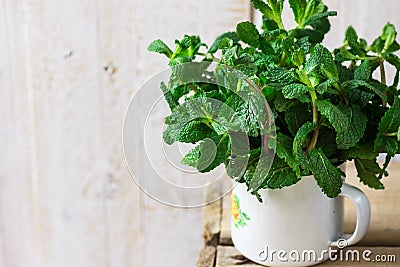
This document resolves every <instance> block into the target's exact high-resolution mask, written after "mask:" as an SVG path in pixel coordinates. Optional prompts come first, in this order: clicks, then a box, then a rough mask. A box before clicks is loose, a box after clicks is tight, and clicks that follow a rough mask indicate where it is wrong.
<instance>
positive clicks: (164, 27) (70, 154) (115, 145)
mask: <svg viewBox="0 0 400 267" xmlns="http://www.w3.org/2000/svg"><path fill="white" fill-rule="evenodd" d="M327 2H328V3H329V4H330V6H331V7H332V9H336V10H339V14H340V16H339V18H336V19H334V26H336V27H338V29H337V30H335V32H333V33H331V34H330V36H329V37H328V39H327V42H328V44H329V45H330V46H331V45H337V44H339V43H340V42H341V40H342V39H343V32H344V29H345V25H347V24H349V23H351V24H353V25H354V26H355V27H356V29H359V31H360V33H361V35H362V36H366V37H367V38H369V39H370V38H372V37H373V36H376V35H377V34H379V32H380V29H381V27H382V26H383V25H384V23H386V21H389V20H390V21H392V22H393V23H395V24H396V26H398V27H399V26H400V18H399V16H398V10H400V2H398V1H396V0H381V1H379V0H368V1H367V0H358V1H355V0H353V1H345V0H340V1H334V0H330V1H327ZM250 16H251V12H250V7H249V4H248V1H247V0H219V1H215V0H203V1H196V0H186V1H179V0H169V1H161V0H147V1H139V0H86V1H81V0H68V1H61V0H0V267H28V266H29V267H67V266H68V267H71V266H73V267H92V266H93V267H111V266H112V267H120V266H121V267H122V266H123V267H128V266H135V267H153V266H164V267H167V266H194V263H195V260H196V253H197V251H198V249H200V247H201V246H202V238H201V218H202V213H201V210H182V209H173V208H169V207H166V206H163V205H161V204H159V203H157V202H155V201H153V200H151V199H149V198H148V197H146V196H144V195H143V194H142V193H140V192H139V190H138V188H137V187H136V185H135V184H134V183H133V181H132V179H131V178H130V177H129V174H128V171H127V169H126V167H125V165H124V160H123V155H122V145H121V130H122V119H123V115H124V111H125V108H126V106H127V104H128V102H129V100H130V98H131V96H132V95H133V94H134V92H135V90H137V88H138V87H139V86H140V84H141V83H143V81H144V80H145V79H146V78H147V77H149V76H150V75H152V74H154V73H156V72H157V71H159V70H160V69H162V68H164V67H165V64H166V61H165V60H164V59H163V58H162V57H161V56H157V55H154V54H149V53H148V52H147V51H146V47H147V45H148V44H149V43H150V41H151V40H153V39H156V38H161V39H164V40H166V41H168V43H169V44H172V43H173V40H174V39H175V38H177V37H181V36H182V35H183V34H185V33H190V34H199V35H201V36H203V37H204V38H203V39H204V41H206V42H207V43H211V42H212V40H213V39H214V37H216V36H217V35H218V33H221V32H224V31H227V30H230V29H233V28H234V25H235V24H236V23H237V22H239V21H243V20H248V19H250Z"/></svg>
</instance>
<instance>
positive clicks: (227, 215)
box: [219, 194, 232, 245]
mask: <svg viewBox="0 0 400 267" xmlns="http://www.w3.org/2000/svg"><path fill="white" fill-rule="evenodd" d="M231 218H232V215H231V196H230V194H229V195H227V196H225V197H224V198H223V199H222V217H221V234H220V236H219V243H220V244H221V245H232V238H231V220H232V219H231Z"/></svg>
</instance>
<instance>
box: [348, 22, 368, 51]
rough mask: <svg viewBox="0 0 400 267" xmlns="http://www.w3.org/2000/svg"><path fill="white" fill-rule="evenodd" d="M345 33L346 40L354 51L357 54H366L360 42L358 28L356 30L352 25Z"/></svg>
mask: <svg viewBox="0 0 400 267" xmlns="http://www.w3.org/2000/svg"><path fill="white" fill-rule="evenodd" d="M345 35H346V41H347V43H348V44H349V46H350V48H351V50H352V52H353V53H354V54H355V55H359V56H364V55H365V53H364V51H363V50H362V48H361V45H360V43H359V42H358V35H357V33H356V30H354V28H353V27H352V26H349V27H348V28H347V30H346V33H345Z"/></svg>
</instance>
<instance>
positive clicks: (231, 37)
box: [208, 32, 239, 54]
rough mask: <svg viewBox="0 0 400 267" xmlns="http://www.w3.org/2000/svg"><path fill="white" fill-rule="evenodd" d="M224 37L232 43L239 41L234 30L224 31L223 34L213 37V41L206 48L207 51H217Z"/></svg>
mask: <svg viewBox="0 0 400 267" xmlns="http://www.w3.org/2000/svg"><path fill="white" fill-rule="evenodd" d="M224 39H228V40H232V45H236V44H238V43H239V37H238V36H237V34H236V32H226V33H224V34H221V35H220V36H218V37H217V38H216V39H215V41H214V43H213V44H212V45H211V46H210V48H209V49H208V53H211V54H213V53H215V52H217V50H218V49H219V46H220V43H221V41H222V40H224ZM232 45H231V46H232Z"/></svg>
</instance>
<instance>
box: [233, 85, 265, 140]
mask: <svg viewBox="0 0 400 267" xmlns="http://www.w3.org/2000/svg"><path fill="white" fill-rule="evenodd" d="M238 94H239V95H236V94H235V95H232V96H230V97H229V98H228V100H227V101H226V103H225V104H226V105H227V106H229V107H231V108H232V109H233V110H234V111H235V120H236V121H237V122H236V121H234V122H233V125H237V124H239V125H240V128H241V130H242V131H244V132H245V133H246V134H248V135H250V136H258V133H259V129H260V124H261V123H262V122H265V120H264V119H265V111H264V102H263V101H264V99H262V97H261V96H259V95H256V94H254V93H251V92H239V93H238ZM263 120H264V121H263Z"/></svg>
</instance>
